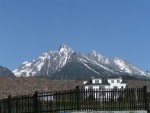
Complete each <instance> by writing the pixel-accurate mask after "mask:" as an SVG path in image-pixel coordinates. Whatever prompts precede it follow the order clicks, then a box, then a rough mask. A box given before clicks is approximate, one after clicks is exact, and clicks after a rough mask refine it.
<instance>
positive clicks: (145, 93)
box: [143, 86, 148, 110]
mask: <svg viewBox="0 0 150 113" xmlns="http://www.w3.org/2000/svg"><path fill="white" fill-rule="evenodd" d="M143 90H144V92H143V93H144V103H145V106H144V107H145V110H147V108H148V107H147V86H143Z"/></svg>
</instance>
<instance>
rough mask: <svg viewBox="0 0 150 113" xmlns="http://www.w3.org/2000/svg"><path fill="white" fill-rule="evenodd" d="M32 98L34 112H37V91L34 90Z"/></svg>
mask: <svg viewBox="0 0 150 113" xmlns="http://www.w3.org/2000/svg"><path fill="white" fill-rule="evenodd" d="M33 98H34V113H38V112H39V110H38V92H37V91H36V92H35V93H34V95H33Z"/></svg>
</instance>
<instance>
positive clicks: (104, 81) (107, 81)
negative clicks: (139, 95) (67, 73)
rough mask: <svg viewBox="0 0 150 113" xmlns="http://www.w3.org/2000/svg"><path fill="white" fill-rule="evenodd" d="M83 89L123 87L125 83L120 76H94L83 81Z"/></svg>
mask: <svg viewBox="0 0 150 113" xmlns="http://www.w3.org/2000/svg"><path fill="white" fill-rule="evenodd" d="M83 84H84V88H85V89H94V90H99V89H114V88H115V89H125V88H126V85H127V83H126V82H125V81H123V80H122V77H118V78H116V77H109V78H94V77H92V78H91V79H90V80H89V81H84V83H83Z"/></svg>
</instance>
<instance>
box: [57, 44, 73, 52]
mask: <svg viewBox="0 0 150 113" xmlns="http://www.w3.org/2000/svg"><path fill="white" fill-rule="evenodd" d="M58 51H59V52H61V53H63V52H65V53H66V52H67V53H73V52H74V51H73V50H72V49H71V48H70V47H69V46H67V45H65V44H62V45H61V46H60V47H59V49H58Z"/></svg>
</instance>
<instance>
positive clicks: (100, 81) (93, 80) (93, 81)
mask: <svg viewBox="0 0 150 113" xmlns="http://www.w3.org/2000/svg"><path fill="white" fill-rule="evenodd" d="M96 80H98V81H99V83H102V79H100V78H99V79H92V83H94V84H95V81H96Z"/></svg>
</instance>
